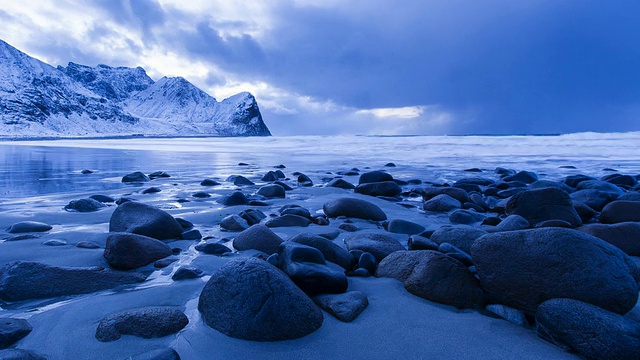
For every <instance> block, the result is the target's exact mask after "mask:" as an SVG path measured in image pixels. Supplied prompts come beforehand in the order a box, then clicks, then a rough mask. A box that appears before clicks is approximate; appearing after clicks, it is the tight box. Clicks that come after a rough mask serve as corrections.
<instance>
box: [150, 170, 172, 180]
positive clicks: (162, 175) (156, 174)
mask: <svg viewBox="0 0 640 360" xmlns="http://www.w3.org/2000/svg"><path fill="white" fill-rule="evenodd" d="M170 177H171V175H169V174H168V173H167V172H166V171H154V172H152V173H151V174H149V179H160V178H170Z"/></svg>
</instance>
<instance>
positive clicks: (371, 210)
mask: <svg viewBox="0 0 640 360" xmlns="http://www.w3.org/2000/svg"><path fill="white" fill-rule="evenodd" d="M322 209H323V211H324V213H325V214H326V215H327V216H328V217H338V216H346V217H353V218H358V219H365V220H374V221H382V220H386V219H387V215H385V213H384V212H383V211H382V209H380V208H379V207H378V206H377V205H375V204H372V203H370V202H368V201H365V200H361V199H356V198H346V197H345V198H338V199H335V200H330V201H327V202H326V203H325V204H324V206H323V207H322Z"/></svg>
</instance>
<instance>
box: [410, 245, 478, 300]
mask: <svg viewBox="0 0 640 360" xmlns="http://www.w3.org/2000/svg"><path fill="white" fill-rule="evenodd" d="M421 252H423V253H424V256H423V259H421V260H420V261H419V262H418V263H417V264H416V266H415V267H414V268H413V270H412V272H411V275H409V277H408V278H407V279H406V280H405V281H404V288H405V289H407V291H408V292H410V293H411V294H413V295H416V296H419V297H421V298H423V299H427V300H430V301H435V302H438V303H441V304H446V305H452V306H455V307H457V308H460V309H466V308H473V309H482V308H484V306H485V303H486V301H487V300H486V296H485V293H484V291H482V289H481V288H480V282H479V281H478V279H476V278H475V277H474V276H473V275H472V274H471V272H469V270H468V269H467V268H466V267H465V266H464V265H463V264H462V263H461V262H460V261H458V260H456V259H453V258H451V257H449V256H446V255H443V254H440V253H437V252H433V251H421Z"/></svg>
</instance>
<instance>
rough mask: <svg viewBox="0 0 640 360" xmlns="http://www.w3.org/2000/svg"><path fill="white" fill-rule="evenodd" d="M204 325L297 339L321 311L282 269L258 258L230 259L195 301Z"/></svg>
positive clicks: (260, 337)
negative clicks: (197, 300)
mask: <svg viewBox="0 0 640 360" xmlns="http://www.w3.org/2000/svg"><path fill="white" fill-rule="evenodd" d="M198 310H200V312H201V313H202V317H203V319H204V321H205V323H206V324H207V325H209V326H210V327H212V328H214V329H216V330H218V331H220V332H221V333H223V334H225V335H227V336H230V337H234V338H239V339H243V340H252V341H280V340H291V339H297V338H300V337H303V336H306V335H309V334H310V333H312V332H314V331H316V330H317V329H318V328H320V326H321V325H322V321H323V316H322V311H321V310H320V309H319V308H318V307H317V306H316V305H315V304H314V303H313V301H312V300H311V299H309V297H308V296H307V295H306V294H305V293H304V292H302V290H300V289H299V288H298V287H297V286H296V285H295V284H294V283H293V282H292V281H291V280H290V279H289V278H288V277H287V276H286V275H285V274H284V273H283V272H282V271H280V270H278V268H276V267H275V266H273V265H270V264H268V263H267V262H265V261H262V260H259V259H256V258H247V259H242V260H231V261H229V262H227V263H226V264H225V265H223V266H222V267H221V268H220V269H219V270H218V271H217V272H216V273H214V274H213V275H212V276H211V279H209V281H208V282H207V284H206V285H205V287H204V289H203V290H202V293H201V294H200V299H199V302H198Z"/></svg>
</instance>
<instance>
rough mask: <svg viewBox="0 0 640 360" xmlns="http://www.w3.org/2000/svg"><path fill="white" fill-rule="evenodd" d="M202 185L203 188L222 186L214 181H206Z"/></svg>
mask: <svg viewBox="0 0 640 360" xmlns="http://www.w3.org/2000/svg"><path fill="white" fill-rule="evenodd" d="M200 185H202V186H217V185H220V183H219V182H217V181H215V180H213V179H204V180H202V181H201V182H200Z"/></svg>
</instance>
